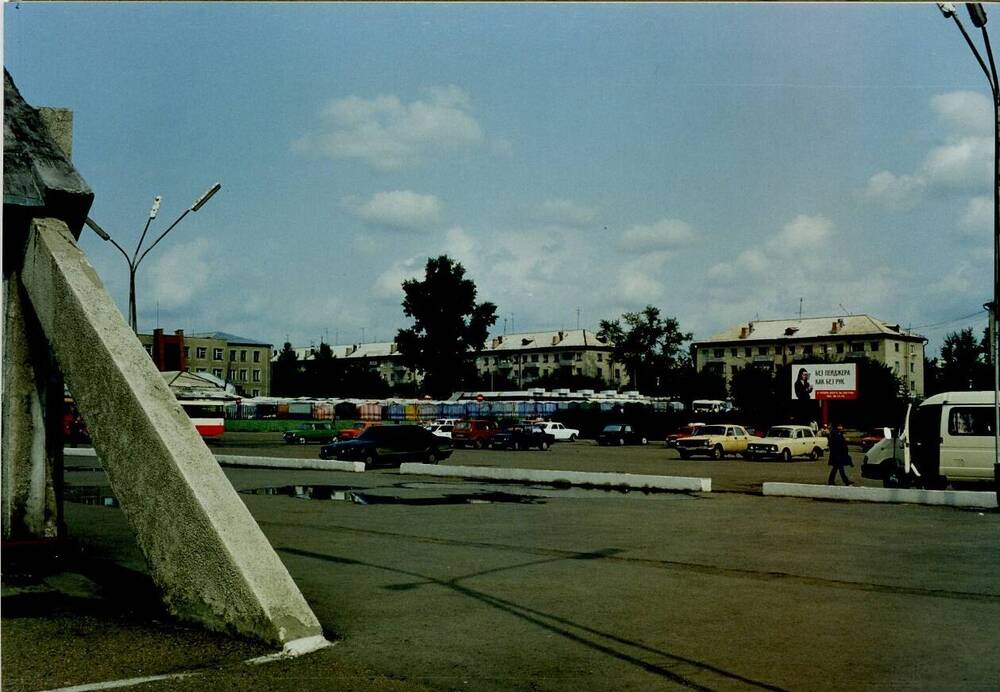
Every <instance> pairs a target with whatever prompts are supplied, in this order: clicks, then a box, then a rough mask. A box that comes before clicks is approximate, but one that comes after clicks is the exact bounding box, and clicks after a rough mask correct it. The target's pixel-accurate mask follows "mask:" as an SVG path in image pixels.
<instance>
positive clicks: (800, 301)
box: [799, 296, 802, 322]
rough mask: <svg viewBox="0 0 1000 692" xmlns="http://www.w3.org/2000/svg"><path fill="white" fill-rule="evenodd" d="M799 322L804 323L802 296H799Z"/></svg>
mask: <svg viewBox="0 0 1000 692" xmlns="http://www.w3.org/2000/svg"><path fill="white" fill-rule="evenodd" d="M799 321H800V322H801V321H802V296H799Z"/></svg>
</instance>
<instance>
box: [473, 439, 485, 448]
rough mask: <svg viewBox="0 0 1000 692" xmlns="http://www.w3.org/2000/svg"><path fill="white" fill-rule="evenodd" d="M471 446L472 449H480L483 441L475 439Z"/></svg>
mask: <svg viewBox="0 0 1000 692" xmlns="http://www.w3.org/2000/svg"><path fill="white" fill-rule="evenodd" d="M472 448H473V449H482V448H483V441H482V440H476V441H475V442H473V443H472Z"/></svg>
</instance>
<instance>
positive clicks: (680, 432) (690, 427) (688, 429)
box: [667, 423, 705, 447]
mask: <svg viewBox="0 0 1000 692" xmlns="http://www.w3.org/2000/svg"><path fill="white" fill-rule="evenodd" d="M703 425H705V424H704V423H688V424H687V425H685V426H682V427H680V428H678V429H677V430H675V431H673V432H672V433H670V434H669V435H667V446H668V447H676V446H677V440H679V439H681V438H682V437H691V436H692V435H694V434H696V433H697V432H698V429H699V428H701V427H702V426H703Z"/></svg>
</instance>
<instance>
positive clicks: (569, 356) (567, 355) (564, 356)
mask: <svg viewBox="0 0 1000 692" xmlns="http://www.w3.org/2000/svg"><path fill="white" fill-rule="evenodd" d="M562 359H563V360H573V354H572V353H569V352H566V353H564V354H562Z"/></svg>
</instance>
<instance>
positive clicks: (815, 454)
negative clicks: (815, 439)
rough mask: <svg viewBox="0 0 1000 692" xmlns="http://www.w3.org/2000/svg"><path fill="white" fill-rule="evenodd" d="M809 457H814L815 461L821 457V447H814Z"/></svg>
mask: <svg viewBox="0 0 1000 692" xmlns="http://www.w3.org/2000/svg"><path fill="white" fill-rule="evenodd" d="M809 458H810V459H812V460H813V461H816V460H817V459H819V447H813V448H812V451H811V452H809Z"/></svg>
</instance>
